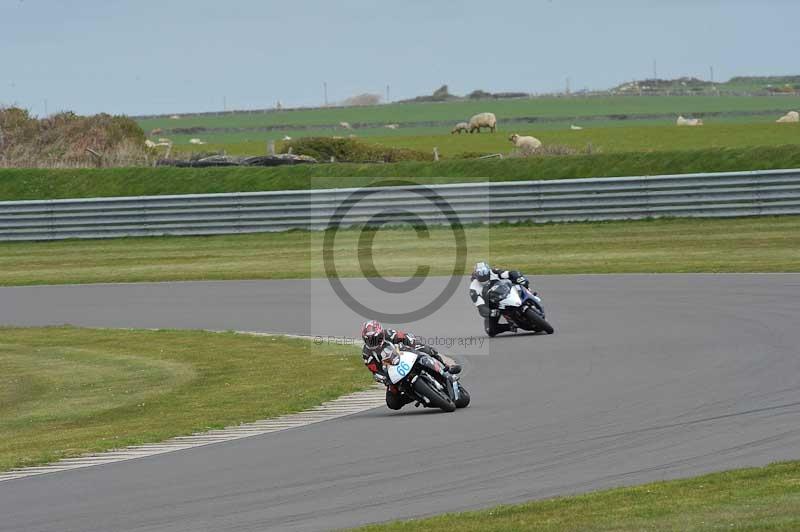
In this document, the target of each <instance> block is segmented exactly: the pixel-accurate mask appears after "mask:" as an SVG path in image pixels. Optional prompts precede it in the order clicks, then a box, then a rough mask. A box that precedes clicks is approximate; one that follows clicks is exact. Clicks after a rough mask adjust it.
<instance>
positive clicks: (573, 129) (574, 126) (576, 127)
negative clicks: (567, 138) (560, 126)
mask: <svg viewBox="0 0 800 532" xmlns="http://www.w3.org/2000/svg"><path fill="white" fill-rule="evenodd" d="M569 128H570V129H571V130H572V131H580V130H581V129H583V128H582V127H581V126H576V125H575V124H570V126H569Z"/></svg>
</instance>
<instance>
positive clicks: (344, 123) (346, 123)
mask: <svg viewBox="0 0 800 532" xmlns="http://www.w3.org/2000/svg"><path fill="white" fill-rule="evenodd" d="M339 127H342V128H344V129H353V126H351V125H350V123H349V122H339Z"/></svg>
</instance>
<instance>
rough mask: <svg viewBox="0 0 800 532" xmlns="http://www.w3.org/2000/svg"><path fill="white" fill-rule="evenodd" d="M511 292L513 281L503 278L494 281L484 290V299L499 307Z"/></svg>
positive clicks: (490, 304) (492, 305)
mask: <svg viewBox="0 0 800 532" xmlns="http://www.w3.org/2000/svg"><path fill="white" fill-rule="evenodd" d="M510 293H511V281H507V280H505V279H504V280H502V281H497V282H495V283H492V284H491V285H489V286H487V287H486V288H485V289H484V290H483V299H484V300H485V301H486V302H487V303H488V304H489V306H491V307H495V308H497V307H499V306H500V303H501V302H502V301H503V300H504V299H505V298H507V297H508V295H509V294H510Z"/></svg>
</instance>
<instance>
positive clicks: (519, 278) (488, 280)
mask: <svg viewBox="0 0 800 532" xmlns="http://www.w3.org/2000/svg"><path fill="white" fill-rule="evenodd" d="M501 279H508V280H509V281H511V282H512V283H515V284H520V285H522V286H524V287H525V288H528V286H529V282H528V278H527V277H525V276H524V275H523V274H522V273H520V272H518V271H516V270H503V269H501V268H491V267H489V265H488V264H487V263H485V262H479V263H477V264H476V265H475V269H474V270H473V271H472V279H471V282H470V284H469V297H470V298H471V299H472V302H473V303H474V304H475V306H476V307H478V314H480V315H481V316H482V317H483V328H484V329H485V330H486V334H488V335H489V336H494V335H496V334H498V333H501V332H506V331H511V332H517V328H516V327H515V326H514V325H512V324H510V323H500V311H499V310H498V309H496V308H495V309H493V308H491V307H490V306H489V305H488V304H487V303H486V301H484V299H483V291H484V289H485V288H486V286H487V285H491V284H493V283H495V282H497V281H499V280H501Z"/></svg>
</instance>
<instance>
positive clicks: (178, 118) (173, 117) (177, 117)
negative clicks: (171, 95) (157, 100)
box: [169, 115, 181, 120]
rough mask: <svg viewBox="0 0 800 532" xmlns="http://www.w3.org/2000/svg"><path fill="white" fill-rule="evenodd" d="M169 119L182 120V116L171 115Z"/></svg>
mask: <svg viewBox="0 0 800 532" xmlns="http://www.w3.org/2000/svg"><path fill="white" fill-rule="evenodd" d="M169 119H170V120H180V119H181V116H180V115H170V117H169Z"/></svg>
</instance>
